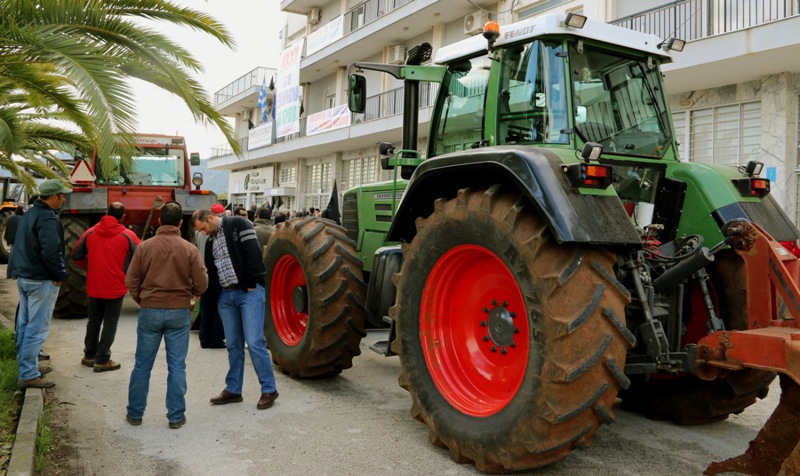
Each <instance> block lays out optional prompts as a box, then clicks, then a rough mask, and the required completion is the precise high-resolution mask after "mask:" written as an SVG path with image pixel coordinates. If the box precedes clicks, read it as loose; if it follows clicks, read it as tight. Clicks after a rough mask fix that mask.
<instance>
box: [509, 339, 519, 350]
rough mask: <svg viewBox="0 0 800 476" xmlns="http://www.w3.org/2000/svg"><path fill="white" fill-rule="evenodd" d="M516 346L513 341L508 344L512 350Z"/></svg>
mask: <svg viewBox="0 0 800 476" xmlns="http://www.w3.org/2000/svg"><path fill="white" fill-rule="evenodd" d="M516 346H517V343H516V342H514V341H513V340H512V341H511V343H510V344H509V347H511V348H512V349H513V348H514V347H516Z"/></svg>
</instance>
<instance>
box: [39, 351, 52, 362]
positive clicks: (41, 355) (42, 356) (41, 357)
mask: <svg viewBox="0 0 800 476" xmlns="http://www.w3.org/2000/svg"><path fill="white" fill-rule="evenodd" d="M39 360H50V354H45V353H44V352H42V351H41V350H40V351H39Z"/></svg>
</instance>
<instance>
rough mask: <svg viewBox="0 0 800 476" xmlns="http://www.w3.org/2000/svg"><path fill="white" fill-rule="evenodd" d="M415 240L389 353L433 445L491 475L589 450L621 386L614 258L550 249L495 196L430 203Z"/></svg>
mask: <svg viewBox="0 0 800 476" xmlns="http://www.w3.org/2000/svg"><path fill="white" fill-rule="evenodd" d="M416 227H417V235H416V236H415V237H414V239H413V241H412V242H411V243H410V244H407V245H404V246H403V254H404V262H403V267H402V270H401V272H400V273H399V274H398V275H396V276H395V282H396V284H397V290H398V291H397V303H396V305H395V306H394V307H392V308H391V310H390V315H391V316H392V318H393V319H394V320H395V324H396V325H397V332H398V339H397V340H395V341H394V342H393V344H392V345H393V350H394V351H395V352H397V353H399V354H400V358H401V363H402V373H401V376H400V378H399V382H400V385H401V386H402V387H403V388H405V389H407V390H408V391H409V393H410V394H411V398H412V401H413V404H412V409H411V412H412V415H413V416H414V417H415V418H417V419H418V420H420V421H422V422H424V423H425V424H426V425H427V426H428V429H429V437H430V440H431V442H433V443H434V444H435V445H438V446H442V447H446V448H448V449H449V451H450V457H451V458H452V459H453V460H454V461H456V462H459V463H474V464H475V465H476V466H477V468H478V469H479V470H481V471H484V472H492V473H495V472H506V471H509V470H519V469H526V468H534V467H537V466H542V465H546V464H549V463H552V462H554V461H557V460H559V459H561V458H563V457H565V456H566V455H567V454H569V453H570V452H571V451H572V450H574V449H575V448H580V447H584V446H587V445H589V444H590V442H591V437H592V435H593V433H594V432H595V431H596V430H597V428H598V427H599V426H600V425H601V424H603V423H610V422H612V421H613V420H614V415H613V412H612V409H611V407H612V405H613V403H614V399H615V398H616V395H617V392H618V391H619V390H620V389H622V388H625V387H627V385H628V383H629V382H628V379H627V378H626V377H625V375H624V374H623V372H622V369H623V368H624V366H625V354H626V352H627V350H628V349H629V348H630V347H631V346H632V345H633V343H634V338H633V335H632V334H630V332H629V331H628V330H627V329H626V327H625V323H624V316H625V314H624V309H625V305H626V304H627V303H628V302H629V301H630V296H629V294H628V292H627V290H625V289H624V288H623V287H622V285H621V284H620V283H619V282H618V281H617V280H616V278H615V276H614V273H613V271H612V269H613V265H614V263H615V260H616V257H615V256H614V255H613V254H611V253H608V252H606V251H604V250H600V249H597V248H590V247H581V246H577V245H573V244H563V245H560V244H558V243H557V242H556V241H555V239H554V238H553V236H552V235H551V233H550V232H549V230H548V228H547V225H546V223H545V222H544V220H542V219H541V217H540V216H539V215H538V213H537V212H536V211H535V210H533V209H532V207H531V206H530V204H529V203H527V202H526V201H525V200H524V199H523V198H522V196H521V195H519V194H518V193H517V192H511V193H504V192H503V191H502V190H501V189H500V186H498V185H495V186H493V187H491V188H489V189H487V190H471V189H462V190H460V191H459V192H458V195H457V197H455V198H452V199H449V200H446V199H439V200H437V201H436V203H435V209H434V212H433V213H432V214H431V215H430V216H429V217H427V218H418V219H417V222H416Z"/></svg>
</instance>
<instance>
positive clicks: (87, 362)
mask: <svg viewBox="0 0 800 476" xmlns="http://www.w3.org/2000/svg"><path fill="white" fill-rule="evenodd" d="M81 365H85V366H87V367H94V359H90V358H89V357H83V358H82V359H81Z"/></svg>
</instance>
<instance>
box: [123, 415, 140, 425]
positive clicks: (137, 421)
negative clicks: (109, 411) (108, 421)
mask: <svg viewBox="0 0 800 476" xmlns="http://www.w3.org/2000/svg"><path fill="white" fill-rule="evenodd" d="M125 419H126V420H128V423H130V424H131V425H132V426H139V425H141V424H142V419H141V418H133V417H132V416H130V415H125Z"/></svg>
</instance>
